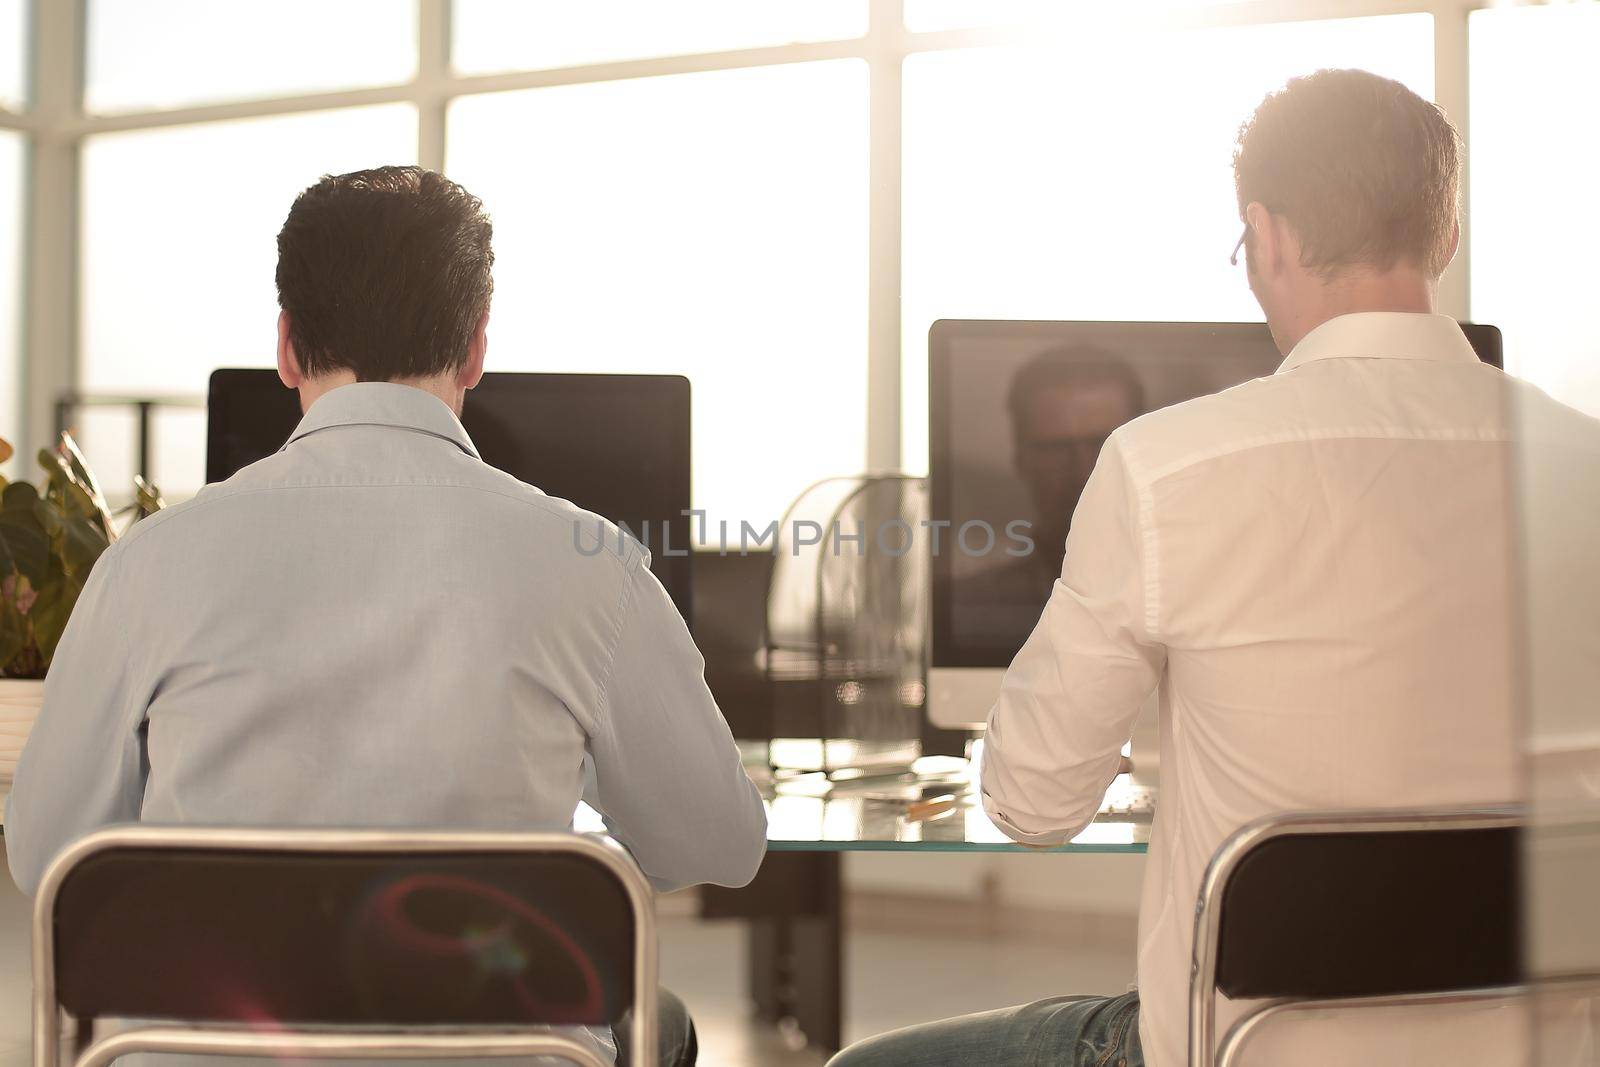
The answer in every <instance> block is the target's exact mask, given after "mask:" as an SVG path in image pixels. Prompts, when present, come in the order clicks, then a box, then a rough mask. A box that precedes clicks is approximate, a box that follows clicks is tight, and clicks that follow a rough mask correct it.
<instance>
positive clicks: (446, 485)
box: [117, 481, 633, 567]
mask: <svg viewBox="0 0 1600 1067" xmlns="http://www.w3.org/2000/svg"><path fill="white" fill-rule="evenodd" d="M298 489H463V490H466V491H467V492H472V493H482V494H484V495H485V496H493V497H499V498H500V499H502V500H510V501H512V502H513V503H517V504H522V505H524V506H526V507H529V508H532V509H534V510H536V511H538V512H540V513H541V514H544V515H548V516H550V517H552V518H560V509H558V508H556V507H552V506H550V505H549V504H548V503H547V501H551V500H552V499H553V498H551V497H545V496H542V495H541V496H540V497H539V498H535V499H532V500H529V499H526V498H524V497H521V496H517V495H515V494H512V493H503V492H500V491H499V490H496V489H490V488H487V487H485V486H481V485H469V484H467V483H465V482H455V481H450V482H418V481H404V482H315V483H308V484H305V485H263V486H256V487H254V488H249V489H245V488H239V489H230V490H227V491H225V492H221V493H217V494H214V495H211V496H209V497H206V498H200V497H195V498H192V499H191V500H189V501H185V502H184V503H183V504H180V505H178V506H177V507H176V508H174V509H172V510H171V511H170V512H165V511H162V512H157V513H156V514H154V515H152V516H151V517H150V518H148V519H145V520H144V521H143V522H140V523H136V524H134V525H133V526H132V527H130V528H129V530H128V532H127V533H126V534H124V535H123V536H122V537H120V538H118V540H117V543H118V544H123V545H127V544H132V543H135V542H137V541H138V540H139V539H140V538H141V537H144V536H148V532H149V531H151V530H154V529H157V528H158V527H161V526H165V525H168V524H169V523H170V521H171V519H174V518H176V517H178V516H180V515H187V514H189V513H191V512H198V511H201V510H202V509H204V508H205V507H207V506H209V505H212V504H216V503H220V502H221V501H224V500H231V499H233V498H235V497H241V496H252V495H255V494H257V493H274V492H283V491H292V490H298ZM572 506H573V507H574V508H576V505H572ZM179 509H182V510H179ZM579 510H581V509H579ZM587 514H592V513H587V512H586V513H585V515H587ZM164 516H165V517H166V518H164ZM602 518H603V517H602ZM573 522H574V524H577V523H581V522H582V516H576V517H574V519H573ZM599 540H600V547H601V548H604V549H605V551H606V554H607V555H609V556H611V558H612V559H614V560H616V561H617V562H618V563H620V564H622V565H623V566H624V567H627V566H629V565H630V564H631V559H632V556H633V554H632V553H624V552H620V551H618V550H617V549H615V548H612V547H611V546H610V545H609V544H607V543H606V542H607V539H606V538H605V537H601V538H600V539H599ZM617 540H618V542H619V543H623V544H625V543H626V541H625V540H624V539H623V538H620V537H619V538H618V539H617ZM123 551H124V552H127V551H128V549H127V548H124V549H123Z"/></svg>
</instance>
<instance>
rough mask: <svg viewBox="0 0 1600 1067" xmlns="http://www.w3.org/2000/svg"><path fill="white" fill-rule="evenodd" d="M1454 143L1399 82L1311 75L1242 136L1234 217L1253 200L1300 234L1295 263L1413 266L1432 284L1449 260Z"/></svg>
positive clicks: (1262, 110) (1456, 190) (1456, 195)
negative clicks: (1297, 261) (1298, 251)
mask: <svg viewBox="0 0 1600 1067" xmlns="http://www.w3.org/2000/svg"><path fill="white" fill-rule="evenodd" d="M1460 160H1461V138H1460V135H1459V134H1457V133H1456V129H1455V127H1454V126H1452V125H1450V122H1449V120H1448V119H1446V118H1445V116H1444V112H1443V111H1441V110H1440V109H1439V108H1438V107H1436V106H1435V105H1433V104H1430V103H1429V102H1428V101H1426V100H1424V99H1422V97H1420V96H1418V95H1417V94H1416V93H1414V92H1412V91H1411V90H1410V89H1407V88H1406V87H1405V86H1404V85H1401V84H1400V83H1399V82H1396V81H1391V80H1389V79H1388V78H1380V77H1378V76H1377V75H1376V74H1369V73H1368V72H1366V71H1363V70H1319V71H1317V72H1316V73H1315V74H1310V75H1307V76H1305V77H1303V78H1294V79H1292V80H1291V81H1290V82H1289V83H1288V84H1287V85H1285V86H1284V87H1283V89H1281V90H1279V91H1278V92H1275V93H1272V94H1270V95H1269V96H1268V97H1267V98H1266V99H1265V100H1263V101H1262V102H1261V106H1260V107H1258V108H1256V111H1255V114H1254V115H1252V116H1250V119H1249V120H1248V121H1247V122H1245V124H1244V125H1243V126H1242V127H1241V128H1240V130H1239V143H1238V147H1237V148H1236V149H1235V151H1234V154H1233V179H1234V187H1235V189H1236V191H1237V192H1238V197H1239V214H1240V216H1241V218H1242V217H1243V215H1244V209H1245V207H1246V206H1247V205H1248V204H1249V203H1250V202H1251V201H1259V202H1260V203H1261V204H1262V206H1263V207H1265V208H1266V209H1267V210H1268V211H1271V212H1272V213H1273V214H1275V215H1282V216H1283V217H1284V218H1286V219H1287V220H1288V221H1289V223H1290V225H1292V226H1293V227H1294V230H1295V233H1296V234H1297V235H1298V236H1299V238H1300V244H1301V258H1300V262H1301V265H1302V266H1305V267H1308V268H1311V269H1313V270H1317V271H1319V272H1322V273H1324V274H1333V273H1335V272H1337V271H1339V270H1341V269H1344V268H1349V267H1363V266H1364V267H1373V268H1376V269H1378V270H1388V269H1389V268H1391V267H1393V266H1395V265H1396V264H1397V263H1402V262H1404V263H1410V264H1413V265H1415V266H1417V267H1420V268H1421V269H1423V270H1424V271H1426V272H1427V273H1428V274H1429V275H1431V276H1433V277H1438V276H1439V275H1440V274H1442V273H1443V272H1444V268H1445V267H1446V266H1447V265H1448V263H1449V261H1450V251H1451V248H1450V242H1451V234H1452V231H1453V228H1454V225H1455V222H1456V212H1457V209H1458V207H1459V200H1460V184H1461V183H1460V166H1461V163H1460Z"/></svg>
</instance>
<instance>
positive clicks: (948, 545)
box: [929, 320, 1499, 668]
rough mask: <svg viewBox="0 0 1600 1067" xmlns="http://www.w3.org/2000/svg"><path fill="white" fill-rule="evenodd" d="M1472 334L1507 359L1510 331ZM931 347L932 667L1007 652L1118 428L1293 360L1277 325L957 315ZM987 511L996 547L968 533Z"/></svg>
mask: <svg viewBox="0 0 1600 1067" xmlns="http://www.w3.org/2000/svg"><path fill="white" fill-rule="evenodd" d="M1466 332H1467V335H1468V337H1469V339H1470V340H1471V341H1472V342H1473V344H1474V346H1475V347H1476V348H1477V349H1478V352H1479V355H1480V357H1482V358H1484V359H1485V360H1486V361H1487V362H1491V363H1494V364H1496V365H1498V363H1499V334H1498V332H1497V331H1495V330H1494V329H1493V328H1492V327H1474V326H1467V327H1466ZM929 354H930V359H931V366H930V372H931V385H932V391H931V400H932V407H931V412H930V414H931V416H932V419H931V422H930V441H929V446H930V448H929V456H930V460H931V462H930V481H931V492H932V501H931V503H932V512H933V517H934V519H935V520H948V522H949V523H950V525H949V527H947V528H946V529H947V533H946V536H945V538H944V543H943V544H942V545H940V547H939V549H938V550H937V551H936V552H935V556H934V560H933V659H932V665H933V666H934V667H974V668H977V667H988V668H993V667H1004V666H1006V665H1007V664H1009V663H1010V662H1011V658H1012V657H1013V656H1014V655H1015V654H1016V652H1017V650H1018V649H1019V648H1021V647H1022V643H1023V642H1024V641H1025V640H1026V639H1027V636H1028V634H1029V633H1030V632H1031V631H1032V630H1033V627H1034V625H1035V624H1036V623H1037V622H1038V620H1039V615H1040V613H1041V612H1042V611H1043V609H1044V605H1045V601H1046V600H1047V599H1048V598H1049V596H1050V589H1051V586H1052V584H1053V583H1054V581H1055V579H1056V577H1057V576H1058V575H1059V574H1060V573H1061V561H1062V556H1063V554H1064V551H1065V547H1066V540H1067V533H1068V531H1069V530H1070V528H1071V521H1072V513H1073V509H1074V508H1075V507H1076V506H1077V503H1078V497H1079V495H1080V494H1081V493H1082V492H1083V488H1084V485H1085V484H1086V483H1087V482H1088V480H1089V474H1090V472H1091V471H1092V470H1093V469H1094V465H1095V462H1096V460H1097V458H1098V457H1099V454H1100V449H1101V447H1102V446H1103V445H1104V444H1105V442H1106V439H1107V438H1108V437H1110V435H1111V433H1112V431H1113V430H1115V429H1116V428H1117V427H1118V426H1121V425H1122V424H1123V423H1125V422H1128V421H1129V420H1131V419H1134V418H1137V417H1138V416H1140V415H1142V414H1145V413H1146V412H1150V411H1154V410H1157V409H1159V408H1164V407H1168V406H1170V405H1172V404H1176V403H1180V402H1182V401H1185V400H1190V399H1193V398H1194V397H1198V396H1203V395H1206V394H1209V393H1215V392H1218V391H1220V390H1223V389H1227V388H1230V387H1232V386H1235V385H1239V384H1241V383H1243V382H1246V381H1249V380H1250V379H1253V378H1258V377H1262V376H1265V375H1269V374H1272V373H1274V372H1275V371H1276V370H1277V368H1278V365H1279V364H1280V363H1281V362H1282V358H1283V357H1282V356H1281V355H1280V354H1279V353H1278V350H1277V348H1276V346H1275V345H1274V344H1273V341H1272V338H1271V336H1270V334H1269V333H1268V332H1267V328H1266V325H1265V324H1263V323H1171V322H1131V323H1124V322H1004V321H954V320H945V321H941V322H938V323H935V324H934V327H933V330H932V331H931V333H930V342H929ZM1220 503H1221V502H1219V504H1220ZM974 523H981V524H982V527H984V528H987V529H988V530H992V531H993V532H994V535H995V536H994V541H993V544H992V546H989V539H988V537H987V535H986V534H984V535H979V534H976V533H974V534H973V535H972V536H969V537H967V538H961V537H958V536H957V534H958V533H959V532H960V531H961V530H962V528H963V527H964V526H967V525H968V524H974ZM1023 524H1025V525H1023ZM975 529H977V527H975ZM1029 541H1031V543H1032V544H1031V549H1030V548H1029V546H1028V544H1027V542H1029ZM986 546H989V547H987V550H986V551H985V550H984V549H985V548H986Z"/></svg>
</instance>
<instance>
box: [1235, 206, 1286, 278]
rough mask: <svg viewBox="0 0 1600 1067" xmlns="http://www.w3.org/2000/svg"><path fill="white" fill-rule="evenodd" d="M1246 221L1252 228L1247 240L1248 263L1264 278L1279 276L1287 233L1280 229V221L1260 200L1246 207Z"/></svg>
mask: <svg viewBox="0 0 1600 1067" xmlns="http://www.w3.org/2000/svg"><path fill="white" fill-rule="evenodd" d="M1244 221H1245V222H1246V223H1248V224H1249V226H1250V236H1249V237H1248V238H1247V239H1246V240H1245V257H1246V262H1248V263H1249V264H1250V267H1251V269H1252V270H1253V271H1254V272H1255V273H1256V274H1258V275H1260V276H1261V277H1264V278H1269V277H1271V276H1273V275H1274V274H1277V273H1278V271H1279V270H1281V269H1282V267H1283V258H1284V252H1285V249H1284V237H1285V236H1286V234H1285V232H1284V231H1283V230H1282V229H1280V228H1279V226H1280V223H1281V221H1282V220H1280V219H1278V218H1277V217H1276V216H1275V215H1273V214H1272V212H1270V211H1268V210H1267V209H1266V207H1265V206H1264V205H1263V204H1262V203H1261V202H1260V201H1259V200H1252V201H1250V203H1249V204H1247V205H1245V209H1244Z"/></svg>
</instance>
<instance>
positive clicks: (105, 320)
mask: <svg viewBox="0 0 1600 1067" xmlns="http://www.w3.org/2000/svg"><path fill="white" fill-rule="evenodd" d="M416 145H417V119H416V111H415V109H414V108H412V107H411V106H409V105H405V104H389V105H383V106H379V107H370V108H351V109H346V110H338V111H324V112H312V113H309V114H304V115H290V116H282V117H273V118H263V119H248V120H243V121H238V122H222V123H202V124H199V125H193V126H177V127H171V128H166V129H157V130H142V131H138V132H133V133H115V134H104V135H101V136H97V137H92V138H90V139H89V140H88V141H87V142H85V144H84V148H83V164H82V175H83V176H82V182H83V208H82V219H83V231H82V232H83V240H82V246H81V251H80V255H79V264H80V271H81V293H80V316H79V344H80V348H81V357H80V364H79V374H80V381H81V384H82V387H83V389H84V390H85V391H86V392H90V393H96V394H132V395H157V396H161V395H169V394H188V395H194V394H203V393H204V392H205V388H206V379H207V377H208V376H209V375H210V373H211V371H212V370H213V369H214V368H216V367H219V366H271V365H272V362H273V359H274V345H275V343H276V332H275V324H276V318H277V312H278V308H277V294H276V289H275V287H274V283H273V274H274V270H275V267H276V264H277V255H278V253H277V234H278V230H279V228H280V227H281V226H282V225H283V219H284V216H285V215H287V214H288V212H289V205H290V204H291V203H292V202H293V200H294V197H295V195H296V194H297V193H298V192H299V191H300V190H302V189H304V188H305V187H306V186H308V185H310V184H311V183H313V182H315V181H316V180H317V178H318V177H319V176H320V175H322V174H324V173H328V172H341V171H347V170H355V169H357V168H360V167H369V166H376V165H379V164H383V163H410V162H415V160H416ZM79 428H80V429H81V430H82V432H83V434H84V436H85V438H86V444H85V447H86V448H88V449H90V450H91V452H90V458H91V459H92V460H94V462H95V463H96V465H97V466H99V467H101V468H103V471H104V473H103V480H104V481H105V482H106V483H107V484H108V485H109V486H124V485H127V484H128V483H129V481H130V479H131V474H132V471H131V466H129V464H131V456H132V452H131V449H130V448H129V447H128V442H129V441H130V440H131V434H132V422H131V416H130V415H128V414H127V413H124V412H113V413H100V414H96V413H94V412H92V411H87V412H83V413H81V414H80V418H79ZM157 431H158V436H157V440H156V442H155V448H154V455H155V458H156V460H157V464H158V465H157V467H156V470H155V474H156V476H157V479H158V481H159V482H160V483H161V484H162V488H163V489H165V490H168V491H170V492H172V493H174V495H179V496H181V495H185V494H186V493H187V492H192V491H193V490H194V489H195V488H196V487H198V485H199V484H200V482H201V480H202V478H203V475H204V454H203V449H204V420H203V418H202V417H201V416H199V415H198V414H188V415H185V414H183V413H181V412H173V413H169V414H168V415H167V416H166V418H165V419H164V421H163V423H162V424H161V425H159V426H158V427H157Z"/></svg>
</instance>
